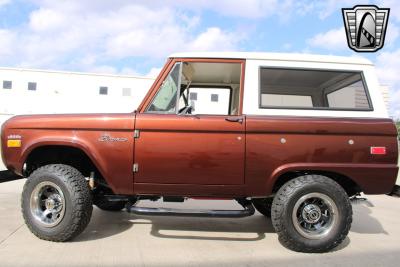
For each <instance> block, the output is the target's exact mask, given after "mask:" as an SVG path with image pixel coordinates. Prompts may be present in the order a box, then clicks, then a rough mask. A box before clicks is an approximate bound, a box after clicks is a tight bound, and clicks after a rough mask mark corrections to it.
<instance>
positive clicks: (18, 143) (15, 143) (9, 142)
mask: <svg viewBox="0 0 400 267" xmlns="http://www.w3.org/2000/svg"><path fill="white" fill-rule="evenodd" d="M7 147H21V140H15V139H14V140H7Z"/></svg>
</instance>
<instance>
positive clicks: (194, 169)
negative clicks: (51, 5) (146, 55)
mask: <svg viewBox="0 0 400 267" xmlns="http://www.w3.org/2000/svg"><path fill="white" fill-rule="evenodd" d="M232 61H233V63H234V64H238V66H233V67H235V69H236V67H238V68H239V70H240V75H241V73H242V71H241V70H242V68H243V62H242V61H240V60H232ZM212 63H214V64H218V62H212ZM233 63H232V64H233ZM183 64H184V63H182V62H176V63H175V64H174V65H173V66H172V68H171V69H170V71H169V74H168V76H167V77H166V78H165V80H164V81H163V83H162V85H161V86H160V87H159V88H156V90H158V91H157V93H156V94H155V97H154V98H153V99H152V100H151V101H150V102H149V104H148V106H147V107H145V109H144V110H143V111H141V112H139V113H138V114H137V115H136V123H135V129H136V130H138V131H139V136H138V138H136V139H135V156H134V159H135V164H137V165H136V166H137V172H136V173H135V175H134V183H135V186H139V187H140V188H148V189H149V188H153V189H154V190H157V189H159V188H160V186H162V185H164V186H165V188H169V189H171V188H174V186H181V187H180V188H183V187H182V186H187V187H185V188H187V190H190V191H193V192H191V193H195V192H196V190H200V188H202V187H193V185H199V186H217V185H220V186H222V187H220V188H221V190H223V186H225V185H243V184H244V156H245V122H244V117H243V116H241V115H239V114H235V115H233V114H229V111H228V112H227V114H225V115H221V114H190V113H192V107H189V106H188V103H189V100H190V99H189V97H190V96H189V93H188V92H189V86H188V85H187V84H189V85H190V84H191V83H192V81H190V82H188V83H187V84H182V79H185V77H183V75H182V67H183ZM211 66H212V65H211ZM201 67H204V66H200V67H197V68H198V70H199V72H202V73H207V71H204V70H202V69H201ZM194 75H196V74H194ZM197 76H198V77H201V79H203V80H204V78H203V77H202V76H201V75H200V74H198V75H197ZM241 80H242V79H241ZM240 88H242V86H241V85H240ZM185 89H186V91H185ZM193 90H194V89H193ZM197 90H198V89H197ZM238 90H239V89H238ZM214 99H215V95H214ZM232 99H233V97H232ZM238 102H239V101H238ZM182 103H183V106H182ZM232 110H233V109H232ZM145 185H148V186H147V187H146V186H145ZM150 185H154V186H155V185H158V187H157V186H156V187H151V186H150ZM156 188H157V189H156ZM196 188H197V189H196ZM203 188H204V187H203ZM149 190H150V189H149ZM154 190H153V191H154ZM150 191H151V190H150ZM164 192H165V190H164ZM153 193H154V192H153ZM186 193H190V192H188V191H186ZM198 194H199V192H198Z"/></svg>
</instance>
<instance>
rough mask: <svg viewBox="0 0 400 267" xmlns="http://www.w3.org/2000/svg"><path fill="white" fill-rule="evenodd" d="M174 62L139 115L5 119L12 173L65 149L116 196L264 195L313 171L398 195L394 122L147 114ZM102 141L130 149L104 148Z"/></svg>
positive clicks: (8, 163)
mask: <svg viewBox="0 0 400 267" xmlns="http://www.w3.org/2000/svg"><path fill="white" fill-rule="evenodd" d="M178 60H183V61H190V59H170V60H168V62H167V63H166V66H165V67H164V69H163V71H161V73H160V75H159V77H158V78H157V79H156V81H155V83H154V85H153V86H152V88H151V89H150V91H149V93H148V95H147V96H146V97H145V99H144V100H143V102H142V104H141V105H140V107H139V109H138V112H137V113H136V112H134V113H130V114H92V115H86V114H77V115H34V116H16V117H14V118H12V119H10V120H8V121H7V122H6V123H5V124H4V125H3V131H2V151H3V155H2V156H3V161H4V162H5V164H6V166H7V168H8V169H10V170H13V171H15V172H16V173H19V174H21V173H22V168H23V165H24V163H25V161H26V159H27V157H28V155H29V153H31V152H32V151H33V150H34V149H35V148H38V147H41V146H49V145H64V146H72V147H76V148H79V149H81V150H82V151H83V152H85V153H86V155H88V157H89V158H90V159H91V160H92V161H93V163H94V164H95V165H96V167H97V168H98V170H99V172H100V173H101V174H102V176H103V177H104V178H105V179H106V181H107V183H108V184H109V185H110V187H111V188H112V190H113V191H114V193H116V194H132V195H133V194H143V195H145V194H148V195H179V196H206V197H239V196H246V197H247V196H267V195H269V194H271V193H272V189H273V186H274V183H275V182H276V181H277V179H278V178H279V177H280V176H281V175H283V174H285V173H287V172H292V171H307V170H313V171H325V172H333V173H338V174H341V175H344V176H347V177H349V178H350V179H352V180H353V181H354V182H355V183H357V184H358V185H359V186H360V188H361V189H362V190H363V192H365V193H367V194H383V193H388V192H390V191H391V190H392V188H393V185H394V184H395V181H396V177H397V172H398V166H397V162H398V158H397V157H398V147H397V131H396V128H395V126H394V123H393V121H392V120H390V119H356V118H355V119H351V118H318V117H288V116H286V117H285V116H256V115H240V116H239V117H240V118H242V119H243V121H242V122H229V121H227V120H226V118H229V117H236V116H212V115H197V116H180V115H165V114H146V113H144V110H145V108H146V107H147V105H148V104H149V102H150V101H151V99H152V97H153V96H154V95H155V93H156V91H157V90H158V88H159V86H160V85H161V83H162V81H163V79H164V78H165V76H166V75H167V74H168V71H169V69H170V68H171V67H172V66H173V64H174V63H175V62H176V61H178ZM195 61H206V62H214V61H218V62H237V63H241V64H242V77H243V76H244V67H245V61H244V60H213V59H203V60H200V59H196V60H195ZM243 79H244V77H243V78H242V84H241V95H243ZM241 102H242V97H241ZM241 112H242V104H241V105H240V113H241ZM135 129H138V130H140V136H139V138H136V139H135V138H134V136H133V133H134V130H135ZM9 135H20V136H21V137H22V147H21V148H7V147H6V143H7V137H8V136H9ZM104 135H107V136H110V137H112V138H119V140H125V141H101V138H102V136H104ZM350 140H352V141H353V144H350V143H351V142H350V143H349V141H350ZM371 146H384V147H386V155H371V153H370V147H371ZM134 163H138V164H139V171H138V172H137V173H135V174H134V173H133V172H132V166H133V164H134Z"/></svg>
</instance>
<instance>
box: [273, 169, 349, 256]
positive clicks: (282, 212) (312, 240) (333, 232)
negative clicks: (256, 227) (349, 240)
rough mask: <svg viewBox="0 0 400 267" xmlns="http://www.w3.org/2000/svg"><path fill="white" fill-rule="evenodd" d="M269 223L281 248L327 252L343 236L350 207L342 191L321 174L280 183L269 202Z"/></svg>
mask: <svg viewBox="0 0 400 267" xmlns="http://www.w3.org/2000/svg"><path fill="white" fill-rule="evenodd" d="M271 217H272V223H273V226H274V228H275V230H276V232H277V233H278V235H279V239H280V241H281V243H282V244H283V245H285V246H286V247H288V248H289V249H292V250H294V251H299V252H327V251H330V250H331V249H333V248H334V247H336V246H338V245H339V244H340V243H341V242H342V241H343V240H344V239H345V238H346V236H347V234H348V232H349V230H350V226H351V222H352V207H351V204H350V200H349V197H348V196H347V194H346V192H345V191H344V190H343V188H342V187H341V186H340V185H339V184H337V183H336V182H335V181H333V180H332V179H329V178H328V177H325V176H321V175H305V176H301V177H298V178H296V179H293V180H291V181H289V182H287V183H286V184H284V185H283V186H282V187H281V188H280V189H279V191H278V192H277V194H276V196H275V198H274V201H273V203H272V214H271Z"/></svg>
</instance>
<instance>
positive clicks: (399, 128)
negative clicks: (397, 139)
mask: <svg viewBox="0 0 400 267" xmlns="http://www.w3.org/2000/svg"><path fill="white" fill-rule="evenodd" d="M396 127H397V132H398V134H399V135H400V121H397V122H396Z"/></svg>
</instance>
